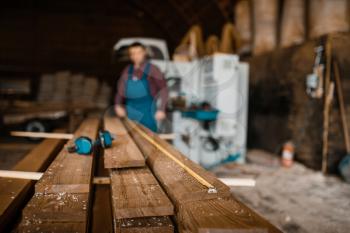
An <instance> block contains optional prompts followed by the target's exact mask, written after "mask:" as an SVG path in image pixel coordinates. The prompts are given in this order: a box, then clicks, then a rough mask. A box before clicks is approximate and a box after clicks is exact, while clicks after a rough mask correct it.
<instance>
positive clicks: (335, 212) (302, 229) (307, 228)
mask: <svg viewBox="0 0 350 233" xmlns="http://www.w3.org/2000/svg"><path fill="white" fill-rule="evenodd" d="M260 152H261V154H265V155H266V152H263V151H260ZM253 153H254V157H255V158H256V157H257V156H258V155H259V150H254V152H253ZM265 155H264V156H265ZM265 158H266V157H265ZM272 161H273V160H269V161H268V163H267V164H268V166H266V165H262V163H260V165H259V164H256V163H255V164H253V163H249V164H245V165H235V164H226V165H223V166H221V167H217V168H215V169H214V170H213V171H214V173H216V175H217V176H219V177H254V178H255V179H256V182H257V183H256V187H254V188H248V187H235V188H232V193H234V195H235V196H236V197H237V198H238V199H239V200H241V201H242V202H243V203H245V204H247V205H248V206H250V207H251V208H252V209H254V210H255V211H257V212H258V213H260V214H261V215H263V216H264V217H265V218H267V219H268V220H269V221H271V222H272V223H273V224H275V225H276V226H278V227H279V228H280V229H281V230H283V231H284V232H288V233H289V232H290V233H315V232H317V233H348V232H350V230H349V229H350V184H347V183H345V182H343V181H341V180H340V179H339V178H337V177H333V176H328V177H324V176H323V175H322V174H321V173H320V172H315V171H313V170H310V169H308V168H306V167H305V166H303V165H301V164H299V163H295V164H294V165H293V167H291V168H289V169H287V168H283V167H280V166H278V165H277V166H276V163H275V162H272ZM265 163H266V160H265Z"/></svg>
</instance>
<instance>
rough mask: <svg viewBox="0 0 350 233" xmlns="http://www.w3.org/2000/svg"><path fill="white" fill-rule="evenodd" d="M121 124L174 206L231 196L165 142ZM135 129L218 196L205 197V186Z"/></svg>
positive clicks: (228, 190) (197, 166)
mask: <svg viewBox="0 0 350 233" xmlns="http://www.w3.org/2000/svg"><path fill="white" fill-rule="evenodd" d="M124 123H125V125H126V126H127V128H128V130H129V133H130V134H131V135H132V137H133V138H134V140H135V142H136V143H137V145H138V146H139V148H140V149H141V151H142V152H143V153H144V155H145V157H146V158H147V160H146V162H147V164H148V165H149V167H150V169H151V170H152V172H153V174H154V175H155V176H156V177H157V179H158V180H159V181H160V183H161V185H162V187H163V188H164V190H165V192H166V193H167V194H168V196H169V197H170V199H171V200H172V202H173V203H176V202H182V201H184V202H186V201H195V200H205V199H212V198H218V197H221V198H222V197H227V196H230V195H231V193H230V188H229V187H228V186H226V185H225V184H223V183H222V182H221V181H219V180H218V179H217V178H216V177H215V176H214V175H213V174H211V173H209V172H208V171H206V170H205V169H204V168H202V167H201V166H199V165H198V164H195V163H194V162H192V161H191V160H189V159H188V158H187V157H185V156H184V155H182V154H181V153H180V152H179V151H177V150H176V149H175V148H174V147H172V146H171V145H170V144H168V143H167V142H166V141H164V140H162V139H160V138H159V137H158V136H157V135H156V134H154V133H152V132H151V131H150V130H148V129H146V128H145V127H143V126H141V125H139V124H137V125H136V124H135V123H134V122H131V121H130V120H126V121H124ZM136 127H137V128H138V129H141V130H142V131H143V132H145V133H147V135H149V136H150V137H152V138H153V139H154V140H155V141H156V142H157V143H159V145H161V146H162V147H163V148H165V149H166V150H167V151H169V152H170V153H171V154H172V155H173V156H175V157H176V158H177V159H178V160H180V161H181V162H182V163H183V164H185V165H186V166H187V167H189V168H191V170H193V171H194V172H195V173H196V174H198V175H199V176H201V177H202V178H203V179H205V180H206V181H208V182H209V183H210V184H212V185H213V186H214V187H215V188H216V190H217V193H208V188H207V187H206V186H204V185H202V184H201V183H199V182H198V181H197V180H196V179H195V178H194V177H193V176H192V175H190V174H189V173H188V172H187V171H186V170H184V169H183V168H182V167H181V166H179V165H178V164H177V163H175V162H174V161H173V160H172V159H171V158H169V157H168V156H166V155H165V154H164V153H163V152H162V151H160V150H159V149H158V148H156V147H155V146H154V145H152V144H151V143H149V142H148V141H147V140H146V139H145V138H144V137H142V136H141V135H140V134H139V133H138V132H137V131H136Z"/></svg>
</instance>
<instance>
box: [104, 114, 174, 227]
mask: <svg viewBox="0 0 350 233" xmlns="http://www.w3.org/2000/svg"><path fill="white" fill-rule="evenodd" d="M104 125H105V129H106V130H109V131H110V132H111V133H112V134H115V135H116V140H114V142H113V145H112V147H111V148H108V149H106V150H105V154H104V156H105V167H109V168H113V169H112V170H110V178H111V195H112V206H113V208H112V209H113V218H114V221H113V222H114V231H115V232H174V226H173V224H172V222H171V220H170V218H169V216H170V215H173V213H174V207H173V204H172V203H171V201H170V200H169V198H168V197H167V195H166V194H165V192H164V191H163V189H162V188H161V186H160V185H159V183H158V181H157V179H156V178H155V177H154V176H153V174H152V172H151V171H150V170H149V168H147V167H145V159H144V157H143V155H142V153H141V152H140V150H139V149H138V147H137V146H136V144H135V143H134V142H133V140H132V138H131V137H130V136H129V134H128V133H127V131H126V129H125V127H124V125H123V124H122V123H121V121H120V120H119V119H117V118H110V117H106V118H105V119H104Z"/></svg>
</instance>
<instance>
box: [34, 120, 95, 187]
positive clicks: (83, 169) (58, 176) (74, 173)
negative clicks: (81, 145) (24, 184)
mask: <svg viewBox="0 0 350 233" xmlns="http://www.w3.org/2000/svg"><path fill="white" fill-rule="evenodd" d="M98 127H99V121H98V119H97V118H89V119H86V120H84V121H83V123H82V124H81V125H80V127H79V129H78V130H77V131H76V133H75V134H74V137H75V138H77V137H80V136H86V137H89V138H90V139H92V140H93V141H94V140H95V139H96V136H97V130H98ZM73 143H74V141H73V140H72V139H71V140H69V141H68V143H67V144H68V145H72V144H73ZM92 161H93V155H79V154H77V153H69V152H68V151H67V149H66V148H64V149H63V150H61V152H60V153H59V155H58V156H57V158H56V159H55V161H53V162H52V164H51V165H50V166H49V168H48V169H47V171H46V172H45V174H44V175H43V177H42V178H41V179H40V180H39V181H38V183H37V184H36V185H35V192H37V193H58V192H68V193H88V192H89V190H90V184H91V176H92V165H93V164H92Z"/></svg>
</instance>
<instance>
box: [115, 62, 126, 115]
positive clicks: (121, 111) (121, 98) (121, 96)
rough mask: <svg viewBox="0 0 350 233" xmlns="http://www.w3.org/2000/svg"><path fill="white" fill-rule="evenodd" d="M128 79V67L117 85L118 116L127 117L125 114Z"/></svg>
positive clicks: (116, 104) (116, 106)
mask: <svg viewBox="0 0 350 233" xmlns="http://www.w3.org/2000/svg"><path fill="white" fill-rule="evenodd" d="M127 78H128V67H126V68H125V69H124V70H123V72H122V74H121V76H120V78H119V80H118V84H117V93H116V95H115V112H116V114H117V115H118V116H120V117H124V116H125V115H126V113H125V108H124V104H125V82H126V80H127Z"/></svg>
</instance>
